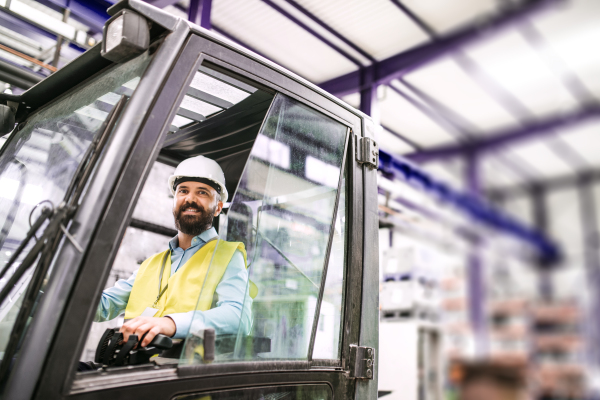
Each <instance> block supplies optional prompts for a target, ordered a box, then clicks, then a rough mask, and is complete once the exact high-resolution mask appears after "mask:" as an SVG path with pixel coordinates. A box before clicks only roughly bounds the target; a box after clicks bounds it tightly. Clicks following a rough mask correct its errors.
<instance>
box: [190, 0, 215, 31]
mask: <svg viewBox="0 0 600 400" xmlns="http://www.w3.org/2000/svg"><path fill="white" fill-rule="evenodd" d="M211 10H212V0H190V8H189V9H188V20H189V21H190V22H193V23H195V24H196V25H200V26H201V27H203V28H206V29H211V23H210V13H211Z"/></svg>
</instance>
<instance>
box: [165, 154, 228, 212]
mask: <svg viewBox="0 0 600 400" xmlns="http://www.w3.org/2000/svg"><path fill="white" fill-rule="evenodd" d="M180 178H195V179H197V180H200V181H201V180H208V181H210V182H212V183H214V184H215V186H213V187H214V188H215V190H217V191H218V192H220V193H221V201H222V202H223V203H225V202H226V201H227V198H228V197H229V195H228V193H227V188H226V187H225V174H224V173H223V170H222V169H221V167H220V166H219V164H217V162H216V161H215V160H211V159H210V158H206V157H204V156H196V157H192V158H188V159H187V160H183V161H182V162H181V163H180V164H179V165H178V166H177V169H176V170H175V174H173V175H171V176H170V177H169V190H171V193H172V194H173V196H175V186H176V184H177V181H178V180H179V179H180ZM195 179H190V180H195ZM207 184H210V183H208V182H207ZM211 186H212V185H211ZM219 189H220V190H219Z"/></svg>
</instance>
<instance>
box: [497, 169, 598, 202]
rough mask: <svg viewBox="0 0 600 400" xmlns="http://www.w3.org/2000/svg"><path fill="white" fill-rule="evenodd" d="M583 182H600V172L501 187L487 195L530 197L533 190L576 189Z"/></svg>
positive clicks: (580, 173)
mask: <svg viewBox="0 0 600 400" xmlns="http://www.w3.org/2000/svg"><path fill="white" fill-rule="evenodd" d="M582 181H585V182H588V183H590V184H592V183H596V182H600V170H598V169H589V170H586V171H582V172H579V173H577V174H569V175H563V176H559V177H556V178H550V179H544V180H539V181H531V182H528V183H524V184H519V185H512V186H507V187H504V188H502V187H501V188H495V189H489V190H487V192H486V194H487V196H488V197H489V198H500V199H509V198H511V197H516V196H528V195H529V194H530V193H531V190H532V189H533V190H544V191H546V192H549V191H552V190H563V189H568V188H574V187H577V186H578V185H580V184H581V182H582Z"/></svg>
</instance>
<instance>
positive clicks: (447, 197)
mask: <svg viewBox="0 0 600 400" xmlns="http://www.w3.org/2000/svg"><path fill="white" fill-rule="evenodd" d="M379 169H380V170H381V171H382V172H383V173H384V174H387V175H389V176H393V177H394V178H396V179H400V180H403V181H406V182H408V183H412V184H414V185H415V186H416V187H420V188H423V189H424V190H425V191H426V192H428V193H431V194H433V195H434V196H435V198H437V199H440V201H443V202H444V203H446V204H451V205H452V206H454V207H456V208H457V209H458V210H460V211H462V212H463V213H465V214H466V215H468V216H470V217H471V218H473V219H475V220H477V221H479V222H481V223H482V224H484V225H486V226H489V227H491V228H494V229H497V230H499V231H502V232H506V233H508V234H510V235H512V236H514V237H516V238H519V239H521V240H523V241H524V242H527V243H529V244H530V245H532V246H533V247H534V248H535V249H536V250H537V251H538V254H539V256H540V258H541V259H543V260H545V263H544V264H543V265H544V266H548V265H550V264H551V263H553V262H556V261H558V260H559V259H560V257H561V254H560V251H559V249H558V247H557V246H556V244H555V243H554V242H552V241H550V240H549V239H548V238H547V237H545V236H544V235H543V234H541V233H540V232H538V231H536V230H533V229H531V228H528V227H525V226H524V225H522V224H521V223H519V222H517V221H516V220H513V219H512V218H510V217H508V216H506V215H504V214H501V213H499V212H498V211H496V210H495V209H493V208H492V207H491V206H489V205H488V204H486V203H484V202H482V201H481V200H480V198H479V197H476V196H473V195H471V194H465V193H461V192H457V191H456V190H454V189H452V188H450V187H449V186H448V185H446V184H444V183H442V182H440V181H437V180H436V179H435V178H433V177H432V176H430V175H429V174H427V173H426V172H424V171H422V170H421V169H420V168H418V167H416V166H415V165H414V164H413V163H412V162H410V161H409V160H406V159H405V158H403V157H398V156H394V155H392V154H389V153H387V152H385V151H383V150H381V149H380V151H379Z"/></svg>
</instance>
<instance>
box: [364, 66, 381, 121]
mask: <svg viewBox="0 0 600 400" xmlns="http://www.w3.org/2000/svg"><path fill="white" fill-rule="evenodd" d="M361 82H362V84H361V89H360V111H362V112H364V113H365V114H367V115H369V116H370V117H371V118H373V122H375V124H376V125H379V106H378V104H377V86H378V85H377V84H375V83H374V82H373V69H372V68H371V67H365V68H361Z"/></svg>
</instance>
